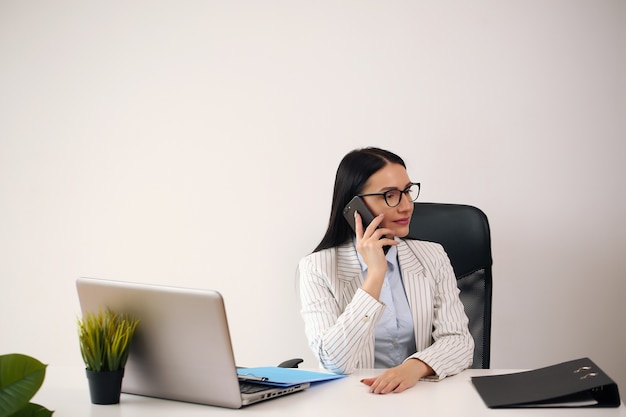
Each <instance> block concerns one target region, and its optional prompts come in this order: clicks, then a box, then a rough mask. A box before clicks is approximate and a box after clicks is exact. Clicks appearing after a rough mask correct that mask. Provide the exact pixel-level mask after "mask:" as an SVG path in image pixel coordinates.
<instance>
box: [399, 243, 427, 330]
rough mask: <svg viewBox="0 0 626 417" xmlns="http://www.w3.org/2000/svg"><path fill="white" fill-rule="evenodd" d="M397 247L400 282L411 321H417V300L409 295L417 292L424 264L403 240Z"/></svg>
mask: <svg viewBox="0 0 626 417" xmlns="http://www.w3.org/2000/svg"><path fill="white" fill-rule="evenodd" d="M397 248H398V264H399V265H400V271H401V273H402V282H403V283H404V289H405V292H406V294H407V299H408V301H409V307H410V308H411V311H412V312H413V316H414V317H413V323H417V317H416V313H417V311H418V310H419V308H418V306H417V305H416V303H417V302H418V300H417V299H416V298H415V297H413V296H410V295H413V294H419V293H420V291H419V290H418V287H419V280H420V277H421V276H423V275H424V266H423V265H422V263H421V262H420V261H419V260H418V258H417V257H416V256H415V255H414V254H413V251H412V250H411V248H410V247H409V245H408V244H407V243H406V241H405V240H400V243H399V244H398V246H397Z"/></svg>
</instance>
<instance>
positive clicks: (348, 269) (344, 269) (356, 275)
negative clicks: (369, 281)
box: [337, 241, 363, 308]
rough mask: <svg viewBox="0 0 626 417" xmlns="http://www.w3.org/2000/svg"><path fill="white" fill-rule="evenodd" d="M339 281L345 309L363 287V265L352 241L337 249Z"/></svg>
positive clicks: (341, 302)
mask: <svg viewBox="0 0 626 417" xmlns="http://www.w3.org/2000/svg"><path fill="white" fill-rule="evenodd" d="M337 280H338V284H339V287H340V288H341V289H340V291H341V294H342V299H341V300H340V304H342V306H343V308H345V306H346V305H348V303H350V301H352V298H353V297H354V294H356V291H357V289H359V288H360V287H361V285H363V274H362V271H361V264H360V263H359V258H358V257H357V254H356V249H355V248H354V245H353V244H352V242H351V241H350V242H348V243H345V244H343V245H340V246H338V247H337Z"/></svg>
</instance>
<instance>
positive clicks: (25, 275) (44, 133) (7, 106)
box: [0, 0, 626, 386]
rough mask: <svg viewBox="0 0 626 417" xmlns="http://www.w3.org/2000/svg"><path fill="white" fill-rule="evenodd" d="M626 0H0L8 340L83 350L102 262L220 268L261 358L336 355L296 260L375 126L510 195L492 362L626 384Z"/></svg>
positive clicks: (215, 281) (183, 280)
mask: <svg viewBox="0 0 626 417" xmlns="http://www.w3.org/2000/svg"><path fill="white" fill-rule="evenodd" d="M625 3H626V2H624V1H617V0H616V1H609V0H605V1H600V0H578V1H576V0H574V1H573V0H551V1H544V0H536V1H528V0H519V1H517V0H513V1H507V2H502V1H498V0H483V1H472V2H466V1H436V2H435V1H432V2H427V1H399V0H398V1H386V2H379V1H363V0H359V1H336V0H333V1H315V2H311V1H269V0H263V1H248V2H244V1H230V0H228V1H206V0H202V1H186V2H174V1H160V2H152V1H133V2H125V1H112V2H82V1H70V0H59V1H56V2H23V1H19V0H4V1H3V2H1V3H0V253H1V255H0V256H1V260H0V279H1V287H0V288H1V290H0V292H1V294H2V295H1V300H2V301H1V302H0V334H1V335H2V336H1V337H0V353H9V352H23V353H27V354H31V355H34V356H36V357H38V358H39V359H41V360H42V361H44V362H47V363H51V364H76V365H80V364H81V359H80V354H79V351H78V347H77V338H76V328H75V320H76V316H77V314H78V300H77V296H76V293H75V288H74V281H75V279H76V278H77V277H78V276H85V275H86V276H95V277H101V278H110V279H122V280H131V281H141V282H151V283H160V284H168V285H180V286H191V287H201V288H212V289H217V290H220V291H221V292H222V293H223V294H224V296H225V298H226V302H227V309H228V314H229V319H230V323H231V327H232V333H233V342H234V345H235V350H236V356H237V359H238V361H239V362H240V363H241V364H242V365H246V364H276V363H278V362H279V361H280V360H282V359H286V358H289V357H293V356H301V357H303V358H305V359H306V364H308V366H315V362H314V360H313V357H312V355H311V354H310V353H309V351H308V348H307V346H306V341H305V340H304V335H303V330H302V327H303V326H302V323H301V319H300V317H299V313H298V303H297V299H296V294H295V286H294V270H295V267H296V264H297V262H298V260H299V259H300V258H301V257H302V256H304V255H305V254H307V253H308V252H309V251H310V250H311V249H312V248H313V247H314V246H315V245H316V244H317V243H318V240H319V239H320V238H321V236H322V233H323V231H324V228H325V226H326V222H327V217H328V213H329V208H330V197H331V187H332V181H333V177H334V171H335V169H336V166H337V164H338V162H339V160H340V159H341V157H342V156H343V155H344V154H345V153H346V152H348V151H350V150H352V149H353V148H357V147H362V146H367V145H377V146H382V147H385V148H388V149H390V150H393V151H395V152H397V153H399V154H400V155H402V156H403V157H404V158H405V159H406V162H407V163H408V167H409V173H410V175H411V177H412V178H413V179H414V180H419V181H421V182H422V184H423V193H422V199H423V200H424V201H439V202H456V203H467V204H473V205H477V206H479V207H481V208H482V209H483V210H484V211H485V212H486V213H487V215H488V216H489V219H490V221H491V226H492V233H493V254H494V277H495V282H494V286H495V288H494V310H493V313H494V316H493V345H492V352H493V354H492V365H493V367H497V368H503V367H504V368H526V367H534V366H543V365H547V364H550V363H553V362H558V361H564V360H569V359H575V358H577V357H582V356H589V357H591V358H592V359H594V360H595V361H596V362H597V363H598V364H599V365H601V366H602V367H603V368H605V369H606V370H607V372H608V373H609V374H610V375H612V376H613V377H614V378H615V379H616V380H618V382H619V383H620V384H621V385H624V386H626V359H625V356H624V352H625V351H626V336H625V334H626V332H625V330H626V325H625V324H624V317H625V316H626V307H625V305H626V303H624V301H623V297H624V293H625V292H626V280H625V279H624V271H625V270H626V261H625V258H626V257H625V256H624V251H625V250H626V239H625V237H624V236H625V235H626V226H625V225H626V216H625V214H624V213H625V212H626V211H625V208H626V207H625V200H624V197H623V194H624V180H625V175H624V173H625V172H624V171H625V170H624V168H623V158H624V155H625V154H626V152H625V151H626V149H625V145H624V136H625V133H626V124H625V121H624V120H626V117H624V116H625V114H624V113H625V90H626V89H625V85H624V73H625V69H626V68H625V65H624V63H625V61H626V60H625V56H624V55H625V45H626V43H625V42H624V41H625V32H624V27H626V18H625V16H626V6H625ZM251 306H254V307H252V308H251ZM249 312H252V313H253V314H254V323H253V324H249V323H247V322H246V321H245V319H244V318H245V317H246V316H247V314H248V313H249Z"/></svg>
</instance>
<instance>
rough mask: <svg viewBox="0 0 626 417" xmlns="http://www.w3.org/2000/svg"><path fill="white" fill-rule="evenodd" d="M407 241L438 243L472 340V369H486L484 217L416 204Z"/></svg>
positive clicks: (472, 210) (468, 209) (461, 208)
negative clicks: (447, 261) (452, 276)
mask: <svg viewBox="0 0 626 417" xmlns="http://www.w3.org/2000/svg"><path fill="white" fill-rule="evenodd" d="M407 237H408V238H410V239H417V240H426V241H430V242H437V243H440V244H441V245H442V246H443V247H444V249H445V250H446V252H447V253H448V257H449V258H450V262H451V263H452V268H453V269H454V273H455V275H456V279H457V285H458V287H459V289H460V291H461V293H460V298H461V302H463V305H464V306H465V312H466V314H467V316H468V317H469V329H470V333H471V334H472V337H473V338H474V343H475V348H474V364H473V365H472V367H473V368H483V369H487V368H489V360H490V346H491V286H492V282H491V265H492V258H491V235H490V231H489V222H488V221H487V216H486V215H485V213H483V212H482V211H481V210H480V209H478V208H476V207H472V206H468V205H461V204H441V203H415V210H414V211H413V217H412V219H411V225H410V232H409V235H408V236H407Z"/></svg>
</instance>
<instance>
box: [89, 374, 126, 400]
mask: <svg viewBox="0 0 626 417" xmlns="http://www.w3.org/2000/svg"><path fill="white" fill-rule="evenodd" d="M122 378H124V370H123V369H120V370H118V371H102V372H95V371H90V370H89V369H87V381H89V395H91V403H92V404H117V403H119V402H120V394H121V392H122Z"/></svg>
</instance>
